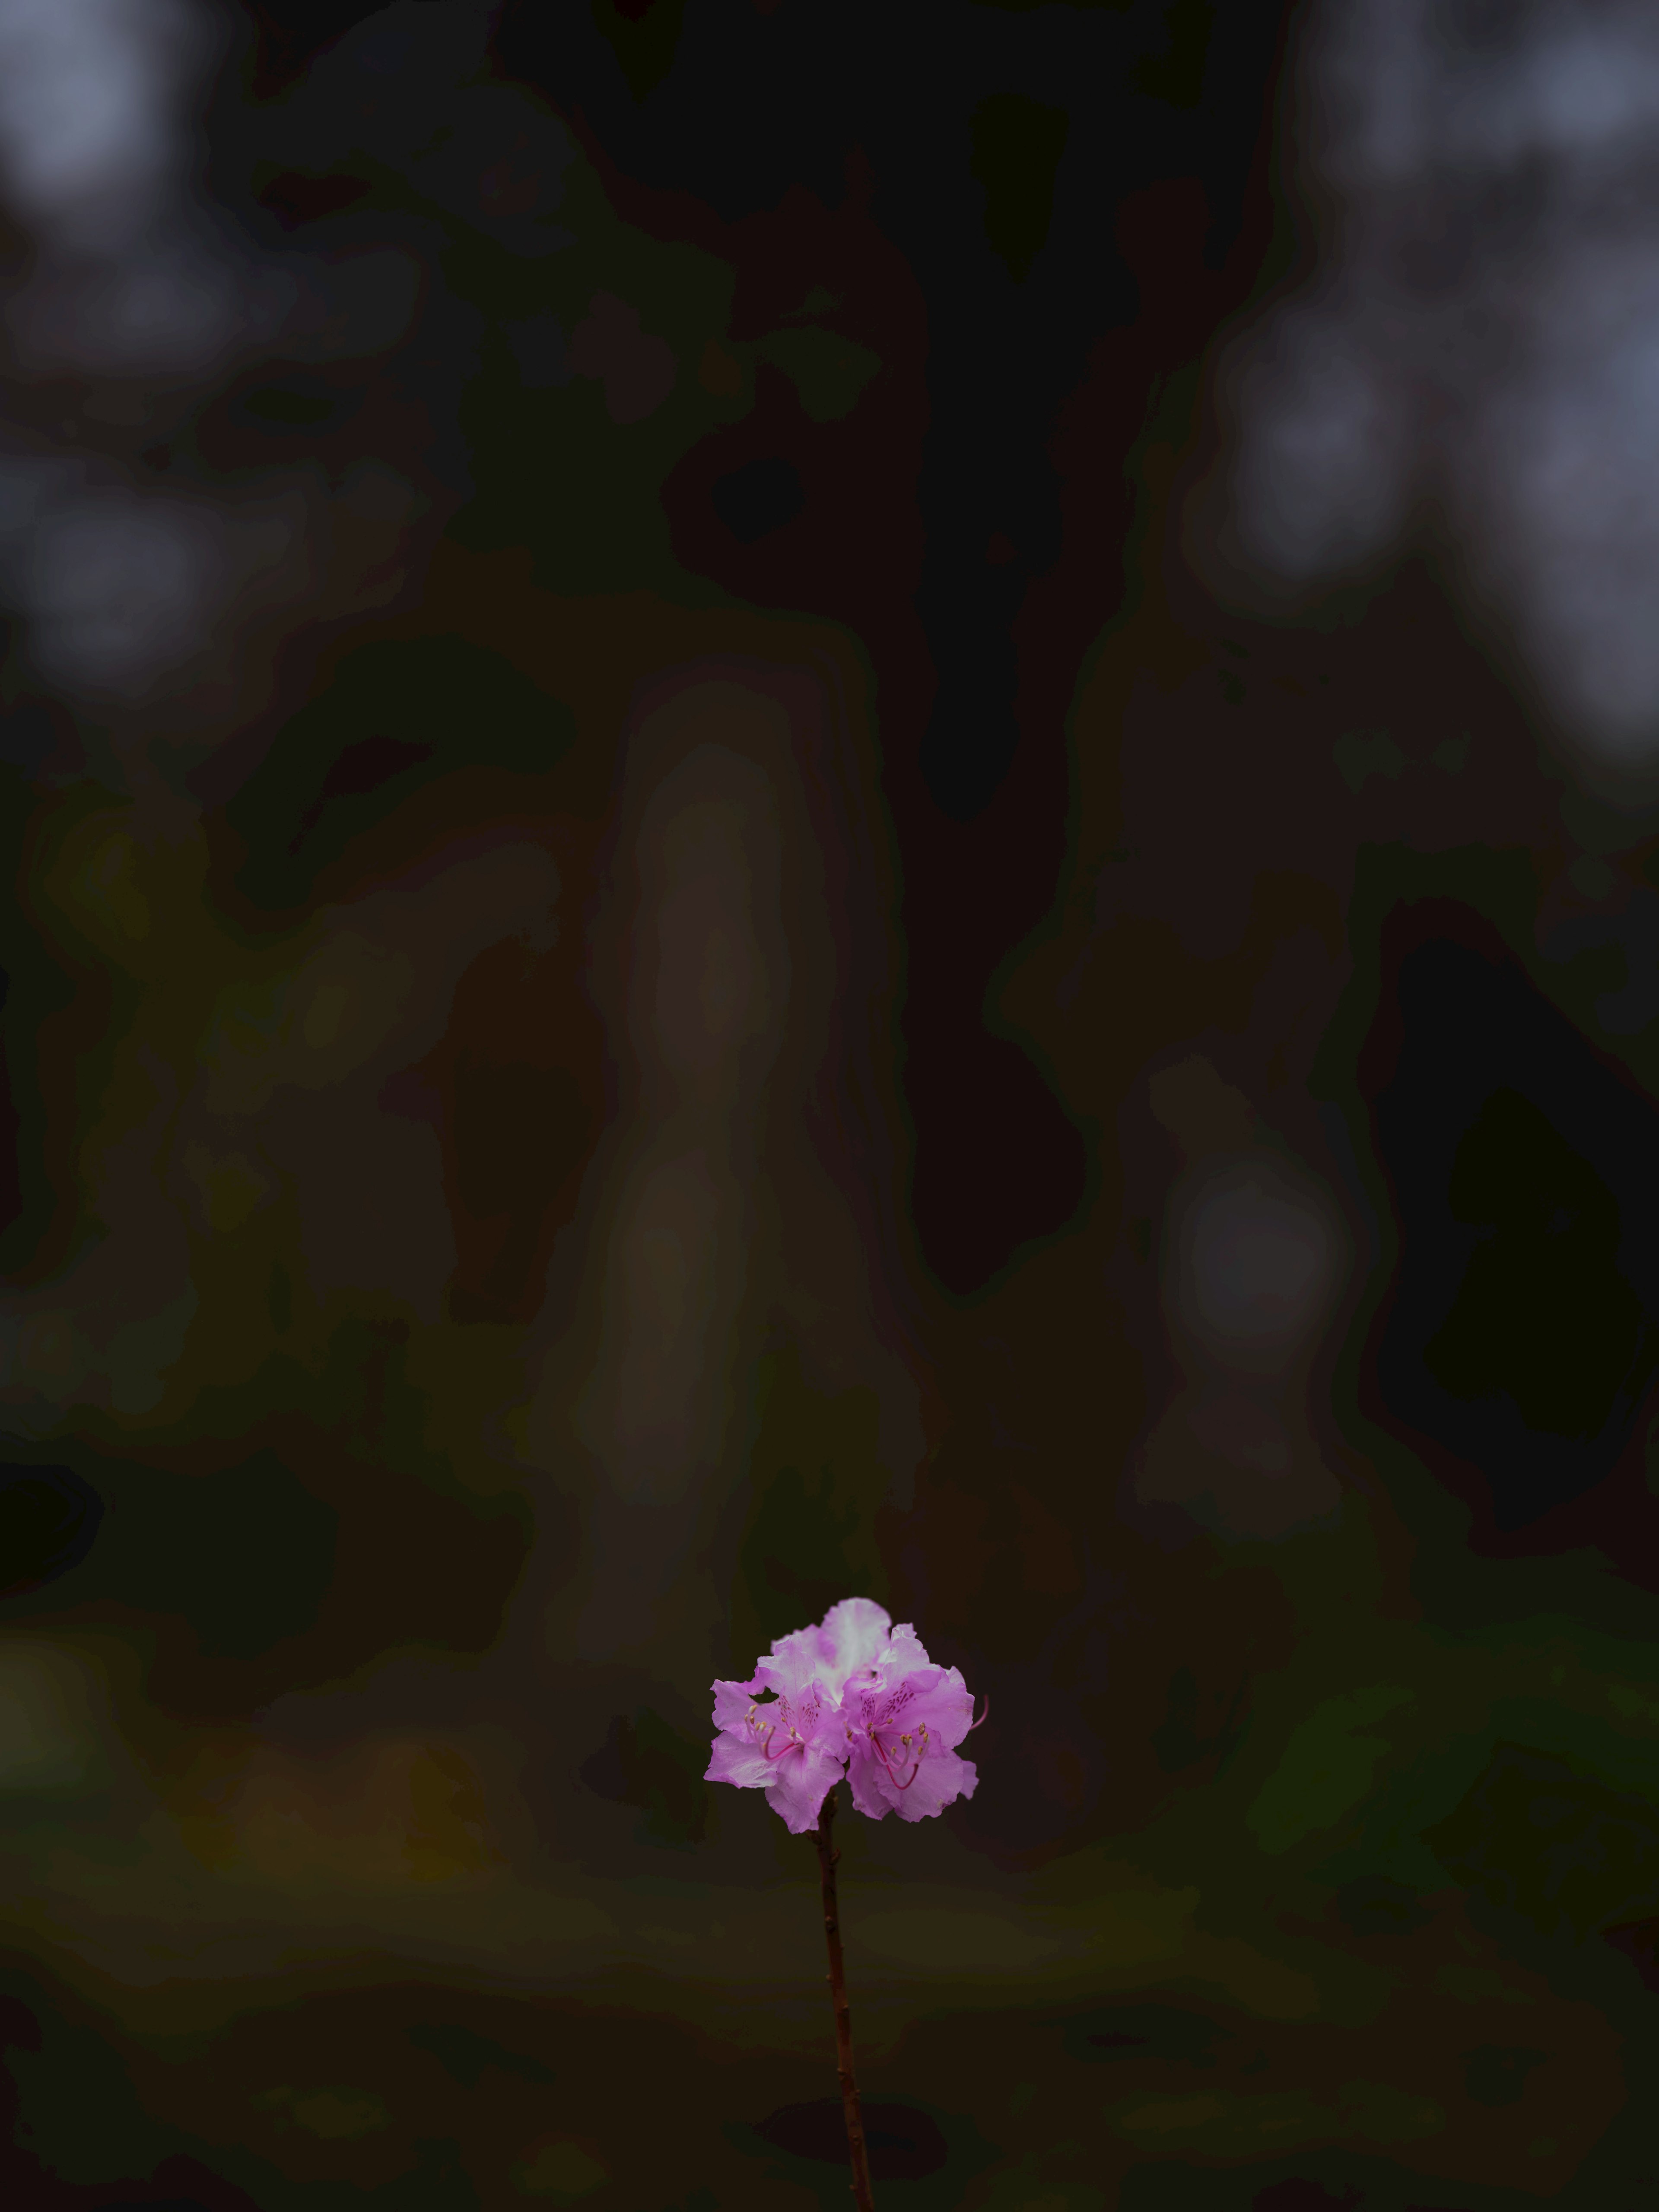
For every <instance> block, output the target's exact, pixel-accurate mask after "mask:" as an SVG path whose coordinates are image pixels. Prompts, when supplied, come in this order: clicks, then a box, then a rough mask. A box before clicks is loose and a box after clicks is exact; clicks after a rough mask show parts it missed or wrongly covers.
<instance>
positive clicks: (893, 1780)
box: [870, 1729, 921, 1790]
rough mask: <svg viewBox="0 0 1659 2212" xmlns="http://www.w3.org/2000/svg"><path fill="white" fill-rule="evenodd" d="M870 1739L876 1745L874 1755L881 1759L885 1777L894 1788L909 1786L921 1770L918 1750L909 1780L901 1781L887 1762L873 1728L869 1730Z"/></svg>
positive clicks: (879, 1739)
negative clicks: (885, 1772)
mask: <svg viewBox="0 0 1659 2212" xmlns="http://www.w3.org/2000/svg"><path fill="white" fill-rule="evenodd" d="M870 1741H871V1742H872V1744H874V1746H875V1747H876V1757H877V1758H878V1759H879V1760H880V1761H881V1763H882V1765H884V1767H886V1769H887V1779H888V1780H889V1781H890V1783H891V1784H892V1785H893V1787H894V1789H896V1790H908V1788H909V1787H910V1782H914V1781H915V1778H916V1777H917V1775H918V1774H920V1773H921V1753H920V1752H918V1753H916V1763H915V1765H914V1766H913V1767H912V1768H911V1770H910V1782H901V1781H899V1780H898V1778H897V1777H896V1775H895V1774H894V1772H893V1770H892V1767H891V1765H890V1764H889V1762H888V1758H887V1753H885V1752H884V1750H883V1749H882V1747H881V1738H880V1737H879V1736H878V1735H877V1734H876V1732H875V1730H874V1729H871V1731H870Z"/></svg>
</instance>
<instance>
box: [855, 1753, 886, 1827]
mask: <svg viewBox="0 0 1659 2212" xmlns="http://www.w3.org/2000/svg"><path fill="white" fill-rule="evenodd" d="M881 1771H882V1768H881V1762H880V1760H879V1759H877V1758H876V1756H875V1754H874V1753H872V1751H871V1749H870V1747H869V1739H868V1738H867V1737H866V1738H863V1739H862V1740H861V1747H860V1745H859V1744H855V1745H854V1750H853V1756H852V1759H850V1760H849V1761H848V1768H847V1780H848V1787H849V1788H850V1789H851V1790H852V1793H853V1803H854V1807H855V1808H856V1809H857V1810H858V1811H859V1812H860V1813H862V1814H863V1815H864V1817H865V1819H866V1820H885V1819H886V1817H887V1815H888V1814H889V1813H890V1812H891V1811H892V1809H893V1808H892V1806H891V1805H890V1803H889V1802H888V1800H887V1799H886V1798H885V1797H884V1796H882V1794H881V1792H880V1790H878V1788H877V1787H876V1780H875V1778H876V1777H877V1776H878V1774H880V1772H881Z"/></svg>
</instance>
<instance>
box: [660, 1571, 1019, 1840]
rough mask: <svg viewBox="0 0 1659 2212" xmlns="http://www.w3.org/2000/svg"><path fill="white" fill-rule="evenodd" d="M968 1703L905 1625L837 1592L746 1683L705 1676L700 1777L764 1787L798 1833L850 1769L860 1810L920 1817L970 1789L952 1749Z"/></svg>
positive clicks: (955, 1676) (970, 1779)
mask: <svg viewBox="0 0 1659 2212" xmlns="http://www.w3.org/2000/svg"><path fill="white" fill-rule="evenodd" d="M763 1699H766V1700H768V1701H767V1702H764V1703H763V1702H762V1701H763ZM973 1711H974V1703H973V1699H971V1698H970V1697H969V1694H968V1691H967V1688H966V1686H965V1685H964V1684H963V1679H962V1676H961V1674H960V1673H959V1672H958V1671H957V1668H954V1667H936V1666H935V1665H934V1664H933V1662H932V1661H931V1660H930V1659H929V1658H928V1656H927V1652H926V1651H925V1650H923V1649H922V1645H921V1640H920V1638H918V1637H917V1635H916V1632H915V1629H914V1628H913V1627H912V1626H910V1625H909V1623H908V1621H907V1622H905V1623H903V1624H902V1626H899V1627H897V1628H895V1627H893V1626H892V1623H891V1620H890V1617H889V1615H888V1614H887V1613H886V1612H885V1611H884V1608H883V1607H880V1606H878V1605H877V1604H876V1603H875V1602H874V1601H873V1600H872V1599H870V1598H867V1597H849V1598H843V1599H842V1602H841V1603H840V1604H839V1605H836V1606H832V1607H830V1608H829V1612H828V1613H825V1615H824V1617H823V1620H822V1621H821V1622H819V1624H818V1625H817V1626H816V1627H812V1628H797V1629H795V1630H793V1631H792V1632H791V1633H790V1634H789V1635H787V1636H781V1637H780V1638H778V1639H777V1641H776V1642H775V1644H773V1646H772V1654H771V1656H770V1657H769V1658H767V1659H762V1660H760V1661H759V1662H757V1665H756V1668H755V1672H754V1674H753V1676H752V1677H751V1679H750V1680H749V1681H747V1682H716V1683H715V1685H714V1725H715V1727H716V1728H717V1729H719V1730H720V1734H719V1735H717V1736H716V1737H715V1739H714V1755H713V1756H712V1758H711V1759H710V1760H709V1762H708V1772H707V1774H706V1775H705V1777H704V1779H705V1780H706V1781H709V1782H730V1783H732V1784H734V1785H735V1786H736V1787H737V1788H738V1789H739V1790H765V1791H766V1793H767V1796H768V1799H769V1802H770V1804H771V1806H772V1809H773V1810H774V1812H775V1813H777V1814H779V1815H780V1816H781V1818H782V1820H784V1822H785V1823H786V1825H787V1826H788V1828H789V1829H790V1831H791V1832H792V1833H793V1834H794V1835H798V1836H799V1835H803V1834H805V1832H806V1831H807V1830H808V1829H809V1828H811V1827H813V1826H816V1824H817V1817H818V1813H819V1809H820V1808H821V1807H822V1806H823V1801H824V1799H825V1797H826V1796H828V1795H829V1791H830V1790H833V1789H834V1788H835V1786H836V1783H837V1782H839V1781H840V1780H841V1778H842V1773H843V1772H844V1771H847V1770H848V1767H849V1765H850V1770H851V1780H852V1789H853V1802H854V1805H855V1806H856V1807H857V1808H858V1809H859V1811H860V1813H864V1814H867V1815H868V1816H869V1818H870V1819H871V1820H884V1819H885V1818H886V1816H887V1814H889V1813H890V1812H894V1813H896V1814H898V1815H899V1817H900V1819H901V1820H921V1819H923V1818H925V1817H927V1815H930V1814H935V1813H940V1812H943V1810H944V1809H945V1806H947V1805H949V1804H951V1803H952V1802H954V1801H955V1800H956V1799H957V1798H958V1797H971V1796H973V1794H974V1791H975V1789H976V1788H977V1787H978V1783H979V1777H978V1775H977V1774H976V1772H975V1769H974V1767H973V1765H972V1763H971V1762H970V1761H969V1760H968V1759H959V1758H958V1757H957V1750H956V1747H957V1744H959V1743H960V1742H961V1741H962V1739H963V1736H964V1735H967V1733H968V1730H969V1727H970V1726H973V1727H977V1726H978V1723H977V1722H975V1720H974V1718H973ZM981 1718H983V1716H982V1715H981Z"/></svg>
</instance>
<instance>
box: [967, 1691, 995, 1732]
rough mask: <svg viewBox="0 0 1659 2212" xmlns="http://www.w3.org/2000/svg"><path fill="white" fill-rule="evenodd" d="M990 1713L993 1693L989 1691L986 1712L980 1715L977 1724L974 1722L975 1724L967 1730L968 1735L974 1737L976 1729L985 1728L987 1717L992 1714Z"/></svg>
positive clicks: (986, 1693) (971, 1724) (986, 1696)
mask: <svg viewBox="0 0 1659 2212" xmlns="http://www.w3.org/2000/svg"><path fill="white" fill-rule="evenodd" d="M990 1711H991V1692H989V1691H988V1690H987V1692H985V1711H984V1712H982V1713H981V1715H980V1717H979V1718H978V1719H977V1720H976V1721H975V1722H973V1723H970V1725H969V1728H968V1729H967V1731H966V1732H967V1734H968V1735H972V1734H973V1732H974V1730H975V1729H976V1728H983V1727H984V1725H985V1723H986V1719H987V1716H988V1714H989V1713H990Z"/></svg>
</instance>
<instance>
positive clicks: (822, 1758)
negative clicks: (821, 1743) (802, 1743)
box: [767, 1744, 842, 1836]
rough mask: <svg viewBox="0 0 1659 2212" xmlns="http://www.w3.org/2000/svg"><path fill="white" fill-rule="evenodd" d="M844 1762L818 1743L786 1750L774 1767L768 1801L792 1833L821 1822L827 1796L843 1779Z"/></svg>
mask: <svg viewBox="0 0 1659 2212" xmlns="http://www.w3.org/2000/svg"><path fill="white" fill-rule="evenodd" d="M841 1771H842V1762H841V1760H840V1759H836V1758H835V1757H834V1756H833V1755H832V1754H831V1753H828V1752H825V1751H821V1750H820V1749H819V1748H818V1747H817V1745H816V1744H808V1745H807V1746H806V1747H805V1749H804V1750H801V1751H789V1752H786V1753H785V1754H784V1756H783V1757H782V1758H781V1759H779V1760H778V1762H777V1764H776V1765H775V1767H774V1769H773V1782H772V1787H771V1788H770V1790H769V1791H768V1792H767V1798H768V1802H769V1803H770V1805H771V1807H772V1809H773V1811H774V1812H775V1813H776V1814H779V1815H780V1816H781V1819H782V1820H783V1824H784V1826H786V1827H787V1829H788V1831H789V1832H790V1834H791V1835H792V1836H804V1835H805V1833H806V1832H807V1830H808V1829H809V1828H816V1827H817V1824H818V1812H819V1808H821V1807H822V1805H823V1801H824V1799H825V1798H826V1797H827V1796H829V1792H830V1791H831V1790H833V1789H834V1787H835V1786H836V1783H837V1782H839V1781H840V1779H841Z"/></svg>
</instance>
